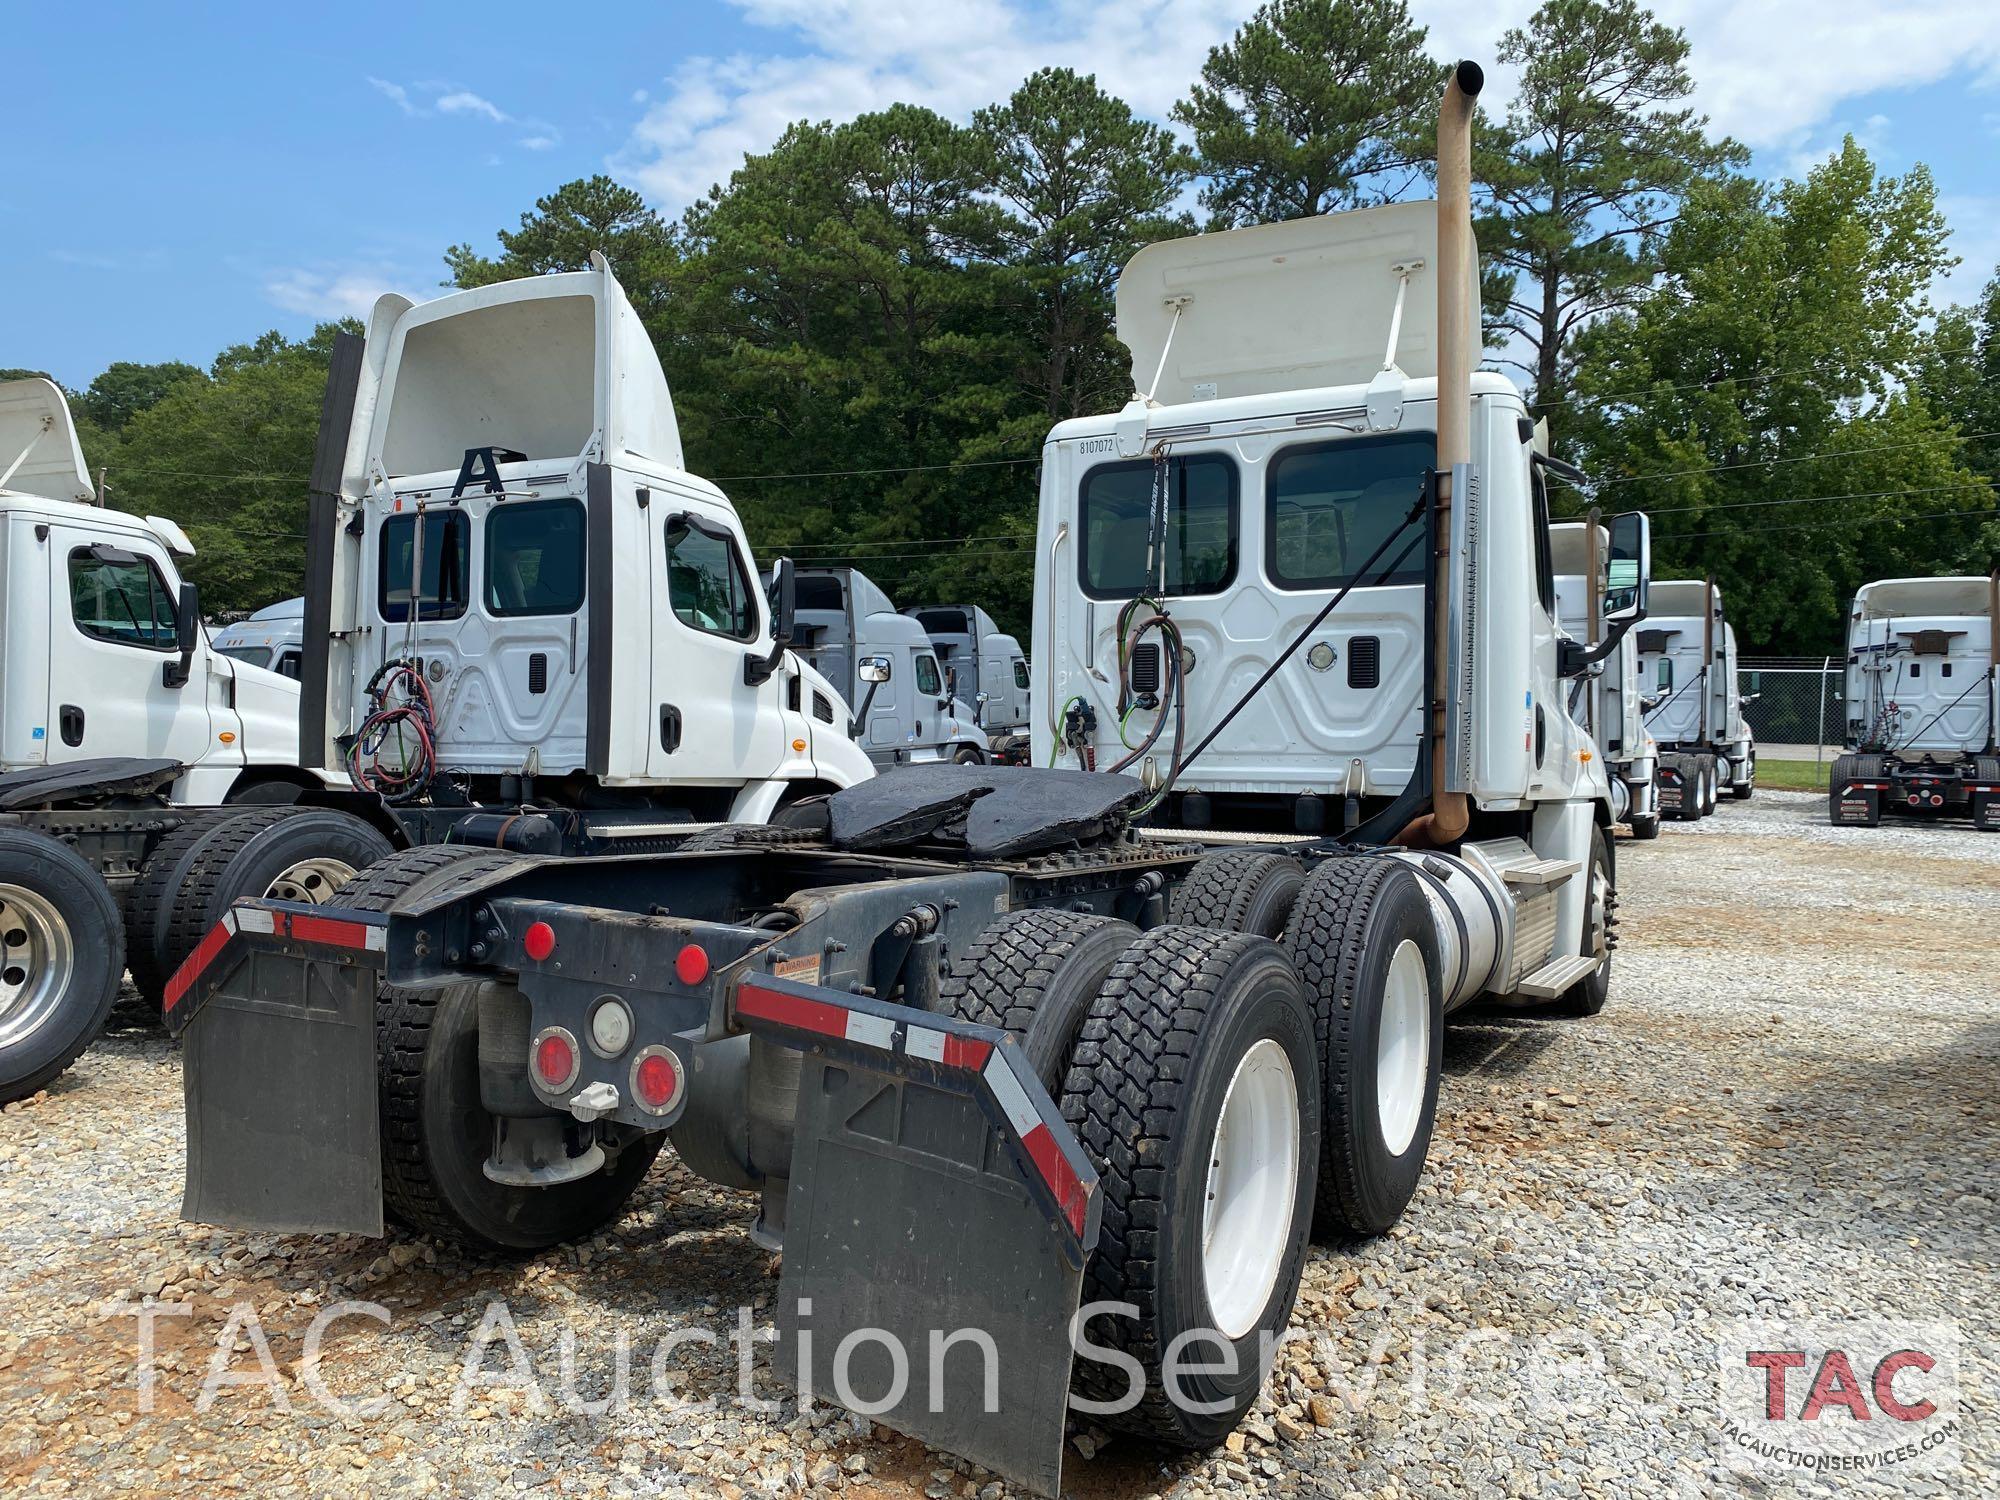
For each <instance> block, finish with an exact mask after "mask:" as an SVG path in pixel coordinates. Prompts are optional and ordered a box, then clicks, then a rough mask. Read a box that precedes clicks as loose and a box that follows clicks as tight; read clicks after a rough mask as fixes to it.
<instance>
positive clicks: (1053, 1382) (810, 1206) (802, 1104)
mask: <svg viewBox="0 0 2000 1500" xmlns="http://www.w3.org/2000/svg"><path fill="white" fill-rule="evenodd" d="M734 1009H735V1014H736V1018H737V1020H738V1021H739V1022H740V1023H741V1024H742V1025H743V1026H744V1027H745V1028H747V1029H748V1030H750V1031H751V1032H752V1033H753V1034H755V1035H759V1036H763V1037H765V1038H766V1039H768V1040H770V1041H773V1042H777V1043H779V1044H781V1045H784V1046H787V1047H795V1048H798V1049H799V1050H800V1051H801V1052H802V1053H803V1055H804V1064H803V1066H802V1068H801V1073H800V1081H799V1091H798V1109H797V1114H796V1119H795V1124H794V1134H793V1145H792V1165H791V1172H792V1176H791V1180H790V1185H789V1188H788V1191H787V1196H786V1211H785V1234H784V1262H783V1279H782V1281H781V1283H780V1291H779V1299H778V1300H779V1307H778V1335H779V1339H778V1346H777V1351H776V1364H777V1366H778V1368H779V1369H780V1371H781V1372H782V1373H783V1374H784V1375H785V1376H786V1377H787V1378H789V1379H791V1380H793V1381H795V1382H796V1384H797V1387H798V1389H799V1390H800V1392H801V1393H802V1396H803V1395H804V1394H807V1393H809V1394H810V1395H811V1396H813V1397H815V1398H819V1399H825V1400H831V1401H833V1402H836V1403H837V1404H839V1405H842V1406H846V1407H848V1408H849V1409H850V1410H854V1411H858V1412H860V1413H861V1414H862V1415H865V1416H869V1417H872V1418H873V1419H874V1420H876V1421H878V1422H881V1423H882V1424H884V1425H885V1426H888V1427H891V1428H894V1429H895V1430H896V1431H899V1432H902V1433H905V1434H907V1435H909V1436H911V1437H915V1438H918V1439H920V1440H921V1441H924V1442H927V1443H930V1444H932V1445H934V1446H936V1447H940V1448H944V1449H947V1450H949V1451H951V1452H955V1453H959V1454H963V1455H964V1456H965V1457H967V1458H969V1459H971V1460H973V1461H974V1462H976V1463H979V1464H983V1465H984V1466H985V1467H987V1468H989V1469H992V1470H994V1471H995V1472H996V1473H998V1474H1001V1475H1003V1476H1004V1477H1006V1478H1008V1479H1010V1480H1013V1481H1014V1482H1016V1483H1018V1484H1021V1485H1023V1486H1025V1487H1026V1488H1028V1489H1030V1490H1032V1491H1034V1492H1036V1493H1038V1494H1043V1495H1049V1496H1053V1495H1056V1494H1057V1493H1059V1490H1060V1487H1061V1477H1062V1445H1063V1435H1064V1431H1065V1425H1066V1421H1067V1416H1068V1399H1069V1375H1070V1362H1071V1358H1072V1353H1073V1344H1072V1324H1073V1323H1074V1321H1075V1319H1076V1315H1077V1309H1078V1306H1079V1303H1080V1302H1081V1299H1082V1289H1083V1268H1084V1260H1085V1258H1086V1256H1087V1255H1088V1254H1089V1252H1090V1250H1091V1249H1092V1248H1093V1247H1094V1246H1095V1245H1096V1243H1097V1235H1098V1230H1099V1227H1100V1222H1101V1218H1102V1213H1103V1198H1102V1195H1101V1193H1100V1192H1099V1191H1098V1180H1097V1174H1096V1172H1095V1170H1094V1169H1093V1168H1092V1167H1091V1165H1090V1163H1089V1162H1088V1161H1087V1160H1086V1159H1085V1158H1084V1156H1083V1153H1082V1150H1081V1148H1080V1146H1079V1145H1078V1143H1077V1140H1076V1137H1075V1135H1074V1134H1073V1133H1072V1132H1071V1131H1070V1129H1069V1127H1068V1126H1067V1125H1066V1124H1065V1123H1064V1122H1063V1120H1062V1117H1061V1115H1060V1113H1059V1112H1058V1111H1057V1109H1056V1106H1055V1104H1054V1102H1053V1101H1052V1100H1051V1099H1050V1098H1049V1095H1048V1092H1047V1090H1045V1089H1044V1088H1043V1087H1042V1085H1041V1082H1040V1080H1039V1079H1038V1078H1037V1077H1036V1076H1035V1074H1034V1071H1033V1069H1032V1068H1030V1067H1029V1066H1028V1063H1027V1059H1026V1057H1025V1055H1024V1054H1023V1053H1022V1051H1021V1048H1020V1045H1019V1044H1018V1042H1016V1041H1015V1039H1014V1038H1012V1037H1010V1036H1007V1035H1006V1034H1004V1033H1002V1032H1000V1031H997V1030H994V1029H992V1028H989V1027H983V1026H974V1025H971V1024H969V1023H967V1022H963V1021H957V1020H953V1019H950V1018H948V1017H944V1016H939V1015H934V1014H932V1013H930V1012H927V1011H918V1010H912V1009H909V1008H907V1007H904V1006H899V1005H890V1004H887V1003H885V1002H882V1001H879V1000H874V999H870V998H867V997H864V996H857V995H849V994H843V993H841V992H839V991H836V990H828V989H822V988H819V987H817V986H813V985H804V984H796V983H792V982H790V981H785V980H779V979H771V978H766V977H763V976H759V975H749V976H746V977H745V978H744V979H743V980H742V982H741V983H740V984H739V986H738V988H737V991H736V996H735V1006H734Z"/></svg>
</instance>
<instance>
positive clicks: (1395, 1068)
mask: <svg viewBox="0 0 2000 1500" xmlns="http://www.w3.org/2000/svg"><path fill="white" fill-rule="evenodd" d="M1430 1056H1431V999H1430V978H1429V976H1428V975H1427V974H1426V973H1425V971H1424V955H1423V950H1422V949H1420V948H1418V947H1417V945H1416V944H1415V943H1413V942H1411V941H1410V940H1409V939H1408V938H1405V939H1404V940H1403V941H1402V943H1401V944H1399V945H1398V946H1397V949H1396V951H1395V953H1394V955H1393V956H1392V957H1391V958H1390V959H1389V983H1388V985H1387V987H1386V989H1385V991H1384V993H1383V996H1382V1026H1381V1029H1380V1031H1379V1032H1378V1033H1377V1035H1376V1039H1375V1108H1376V1112H1377V1114H1378V1115H1379V1116H1380V1119H1381V1124H1382V1142H1383V1144H1384V1145H1386V1146H1387V1147H1388V1148H1389V1154H1390V1155H1392V1156H1401V1155H1402V1154H1403V1153H1404V1152H1405V1151H1406V1150H1408V1149H1409V1145H1410V1141H1411V1139H1412V1137H1414V1136H1415V1135H1416V1133H1417V1121H1418V1119H1419V1118H1420V1117H1421V1116H1422V1115H1423V1112H1424V1095H1425V1093H1426V1091H1427V1085H1428V1084H1429V1081H1430V1079H1429V1074H1430Z"/></svg>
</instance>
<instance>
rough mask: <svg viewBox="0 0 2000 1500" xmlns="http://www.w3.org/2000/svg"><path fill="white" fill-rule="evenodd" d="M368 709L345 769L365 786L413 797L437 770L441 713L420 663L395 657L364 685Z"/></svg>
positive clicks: (396, 798) (398, 798)
mask: <svg viewBox="0 0 2000 1500" xmlns="http://www.w3.org/2000/svg"><path fill="white" fill-rule="evenodd" d="M364 692H365V696H366V698H367V700H368V713H367V716H366V717H365V718H363V719H362V721H361V728H360V729H359V730H357V731H356V732H355V735H354V738H353V740H352V742H351V743H350V744H349V745H348V747H347V774H348V776H349V778H350V779H351V780H352V781H353V782H354V784H355V785H356V786H358V787H360V788H361V789H362V790H364V791H370V792H375V793H377V794H379V795H380V796H382V797H383V798H385V799H386V800H387V801H390V802H397V803H401V802H409V801H413V800H414V799H416V798H418V797H421V796H423V795H424V794H425V793H426V792H428V791H429V790H430V785H431V781H432V779H433V778H434V777H435V776H436V775H437V714H436V706H435V705H434V704H433V703H432V701H431V690H430V685H429V684H428V683H426V682H425V681H424V674H423V668H422V664H421V663H420V662H418V661H417V660H416V658H414V657H401V656H399V657H394V658H392V659H390V660H389V661H385V662H383V663H382V665H381V666H380V667H378V668H376V671H375V675H374V676H373V677H371V678H369V679H368V686H367V688H366V689H365V690H364Z"/></svg>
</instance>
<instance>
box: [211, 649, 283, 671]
mask: <svg viewBox="0 0 2000 1500" xmlns="http://www.w3.org/2000/svg"><path fill="white" fill-rule="evenodd" d="M216 650H218V651H220V652H221V653H222V654H223V655H224V656H226V657H228V658H229V659H230V660H231V661H240V662H244V663H246V664H247V665H249V666H253V667H268V666H270V665H271V648H270V647H269V646H218V647H216Z"/></svg>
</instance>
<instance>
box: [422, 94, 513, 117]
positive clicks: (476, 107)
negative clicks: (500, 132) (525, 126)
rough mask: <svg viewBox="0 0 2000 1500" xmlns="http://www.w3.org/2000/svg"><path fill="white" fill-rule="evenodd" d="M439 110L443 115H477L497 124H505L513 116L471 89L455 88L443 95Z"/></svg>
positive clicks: (438, 106) (440, 98) (438, 104)
mask: <svg viewBox="0 0 2000 1500" xmlns="http://www.w3.org/2000/svg"><path fill="white" fill-rule="evenodd" d="M437 112H438V113H439V114H441V115H477V116H479V117H480V118H481V119H485V120H491V121H492V122H493V123H494V124H495V125H505V124H507V123H508V121H509V119H510V118H511V117H510V116H509V115H508V114H507V113H506V112H505V111H504V110H502V109H501V108H500V106H499V105H497V104H495V103H494V102H493V101H492V100H490V99H482V98H480V97H479V95H477V94H475V93H473V92H472V91H471V90H470V89H454V90H452V91H451V92H450V93H448V94H444V95H441V96H440V97H439V99H438V102H437Z"/></svg>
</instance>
